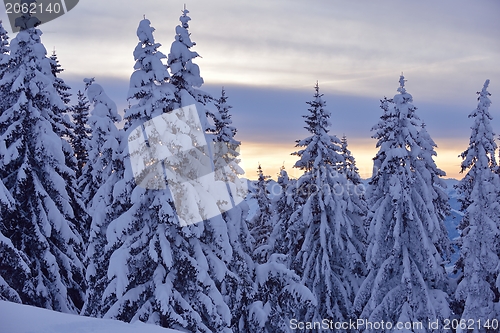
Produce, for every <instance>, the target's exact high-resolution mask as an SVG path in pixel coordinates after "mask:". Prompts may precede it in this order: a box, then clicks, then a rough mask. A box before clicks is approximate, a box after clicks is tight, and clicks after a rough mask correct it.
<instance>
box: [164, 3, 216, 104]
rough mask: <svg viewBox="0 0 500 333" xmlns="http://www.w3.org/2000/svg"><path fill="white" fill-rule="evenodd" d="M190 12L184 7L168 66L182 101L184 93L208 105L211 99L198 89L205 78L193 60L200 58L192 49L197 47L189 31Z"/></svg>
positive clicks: (177, 94) (178, 96)
mask: <svg viewBox="0 0 500 333" xmlns="http://www.w3.org/2000/svg"><path fill="white" fill-rule="evenodd" d="M188 14H189V10H187V9H186V7H185V6H184V10H182V16H181V17H180V18H179V20H180V21H181V24H180V25H178V26H177V27H176V28H175V41H174V42H173V43H172V45H171V47H170V53H169V54H168V62H167V63H168V66H169V68H170V72H171V73H172V78H171V83H172V84H173V85H174V86H175V87H176V96H177V98H178V99H182V94H181V93H182V92H183V91H185V92H187V93H189V94H190V95H191V96H192V97H194V98H195V100H196V101H197V102H199V103H202V104H206V103H207V101H209V100H211V97H210V96H209V95H208V94H207V93H205V92H203V91H201V90H199V89H197V88H199V87H201V86H202V84H203V82H204V81H203V78H202V77H201V76H200V68H199V67H198V65H196V64H195V63H193V59H194V58H196V57H199V56H200V55H199V54H198V53H197V52H194V51H191V50H190V49H191V48H192V47H193V46H195V45H196V43H195V42H193V41H191V37H190V36H191V34H190V33H189V31H188V28H189V21H191V18H190V17H189V16H188Z"/></svg>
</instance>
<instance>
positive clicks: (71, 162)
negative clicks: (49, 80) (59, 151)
mask: <svg viewBox="0 0 500 333" xmlns="http://www.w3.org/2000/svg"><path fill="white" fill-rule="evenodd" d="M49 61H50V70H51V73H52V75H53V77H54V78H55V79H54V83H53V85H54V88H55V89H56V91H57V94H58V95H59V98H60V99H61V101H62V102H63V104H61V105H54V106H52V107H51V108H50V112H51V115H50V119H51V123H52V128H53V130H54V132H55V133H56V134H57V135H58V136H60V137H61V138H63V140H62V148H63V152H64V159H65V164H66V166H68V167H69V168H70V169H71V170H72V171H73V172H72V173H71V174H69V175H68V177H67V178H66V190H67V191H68V193H69V196H70V198H71V207H72V208H73V211H74V214H75V219H76V221H78V222H77V224H76V227H77V229H78V232H79V233H80V234H81V235H82V237H83V241H84V242H85V243H86V242H87V241H88V228H89V216H88V214H87V212H86V209H85V205H84V202H83V200H82V193H81V192H80V189H79V187H78V179H77V172H78V165H77V159H76V156H75V151H74V149H73V146H72V145H71V142H72V141H73V140H74V137H75V134H74V130H75V124H74V123H73V121H72V120H71V118H70V116H69V113H70V112H71V106H70V105H69V103H70V97H71V94H70V93H69V90H70V89H71V88H70V87H69V86H68V85H67V84H66V83H65V82H64V80H63V79H62V78H60V77H58V75H59V74H60V73H62V72H63V71H64V69H62V68H61V65H60V64H59V60H58V59H57V55H56V52H55V50H54V51H53V52H52V55H51V56H50V58H49Z"/></svg>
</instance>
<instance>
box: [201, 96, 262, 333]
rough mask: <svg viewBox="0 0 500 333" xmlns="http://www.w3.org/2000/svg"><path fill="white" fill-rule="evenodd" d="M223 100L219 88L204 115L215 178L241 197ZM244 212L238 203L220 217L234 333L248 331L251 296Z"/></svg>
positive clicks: (234, 147)
mask: <svg viewBox="0 0 500 333" xmlns="http://www.w3.org/2000/svg"><path fill="white" fill-rule="evenodd" d="M227 99H228V97H227V96H226V92H225V90H224V88H223V89H222V92H221V97H220V98H219V99H216V100H214V106H215V108H216V110H217V111H216V112H209V113H208V116H209V117H211V118H212V119H213V120H214V126H213V128H209V129H208V132H209V133H211V134H212V135H213V140H214V144H215V145H214V166H215V178H216V179H217V180H222V181H224V182H225V183H226V184H227V186H228V190H229V187H230V186H231V185H234V186H233V188H232V190H233V191H245V193H241V192H239V194H238V196H240V197H244V196H245V195H246V191H247V189H246V186H243V182H246V181H247V180H240V179H239V176H240V175H242V174H244V171H243V169H242V168H241V167H240V166H239V164H238V163H239V162H240V159H239V158H238V156H239V148H240V144H241V143H240V142H239V141H237V140H236V139H235V138H234V137H235V135H236V132H237V130H236V127H234V126H233V125H232V120H231V114H230V110H231V108H232V106H230V105H229V104H228V103H227ZM248 210H249V207H248V204H247V203H246V202H242V203H240V204H238V205H237V206H236V207H234V208H232V209H230V210H228V211H226V212H224V213H223V215H222V216H223V219H224V221H226V224H227V230H228V233H229V241H230V243H231V246H232V248H233V253H232V258H231V261H230V262H229V263H228V273H227V276H226V277H225V278H224V279H223V281H222V284H221V293H222V295H223V296H224V301H225V302H226V304H227V305H228V306H229V309H230V311H231V314H232V320H231V329H232V330H233V332H234V333H237V332H252V326H251V321H250V319H249V317H248V310H247V308H248V306H249V305H250V304H251V303H252V302H253V299H254V296H255V295H254V294H255V290H254V289H255V288H254V271H255V267H254V262H253V259H252V253H253V252H252V251H253V250H252V249H253V244H252V241H251V238H252V237H251V234H250V231H249V230H248V226H247V223H246V219H245V218H246V216H247V215H248Z"/></svg>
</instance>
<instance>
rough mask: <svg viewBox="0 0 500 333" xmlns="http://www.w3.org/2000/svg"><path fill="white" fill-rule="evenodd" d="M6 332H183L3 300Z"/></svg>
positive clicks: (0, 313) (1, 320)
mask: <svg viewBox="0 0 500 333" xmlns="http://www.w3.org/2000/svg"><path fill="white" fill-rule="evenodd" d="M0 323H1V325H0V332H2V333H179V331H174V330H171V329H166V328H162V327H159V326H155V325H150V324H144V323H142V322H139V321H138V322H135V323H134V324H127V323H124V322H121V321H117V320H110V319H97V318H89V317H83V316H78V315H72V314H66V313H60V312H55V311H50V310H46V309H40V308H36V307H33V306H28V305H21V304H16V303H11V302H5V301H0Z"/></svg>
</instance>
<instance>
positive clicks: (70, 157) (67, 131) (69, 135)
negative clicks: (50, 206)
mask: <svg viewBox="0 0 500 333" xmlns="http://www.w3.org/2000/svg"><path fill="white" fill-rule="evenodd" d="M49 60H50V69H51V72H52V75H53V76H54V78H55V79H54V88H55V89H56V91H57V93H58V95H59V97H60V98H61V101H62V102H63V103H64V104H63V106H62V107H59V106H56V107H54V108H53V110H52V112H53V116H52V118H53V119H54V121H53V123H52V126H53V128H54V132H55V133H56V134H57V135H59V136H61V137H63V138H64V139H66V140H65V142H63V144H64V145H63V149H64V154H65V157H66V164H67V165H68V166H69V167H71V168H72V169H73V170H74V171H75V173H76V170H77V168H76V158H75V152H74V150H73V148H72V147H71V145H70V141H71V140H72V139H73V136H74V134H73V130H74V124H73V122H72V121H71V119H70V117H69V115H68V113H69V112H70V107H69V103H70V97H71V94H70V93H69V90H70V89H71V88H70V87H69V86H68V85H67V84H66V83H65V82H64V80H63V79H62V78H60V77H58V75H59V74H61V73H62V72H63V71H64V69H62V68H61V65H60V64H59V60H58V59H57V55H56V51H55V50H54V51H53V52H52V55H51V56H50V58H49ZM75 177H76V176H75ZM75 179H76V178H75Z"/></svg>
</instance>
